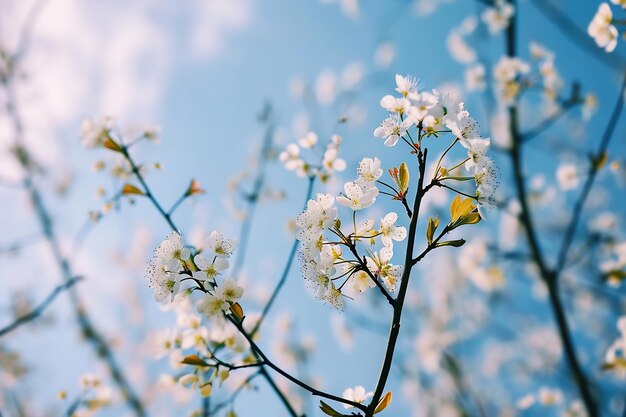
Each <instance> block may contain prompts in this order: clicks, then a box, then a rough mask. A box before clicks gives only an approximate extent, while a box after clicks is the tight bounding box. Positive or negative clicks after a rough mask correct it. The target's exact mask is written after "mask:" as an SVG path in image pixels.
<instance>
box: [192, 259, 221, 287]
mask: <svg viewBox="0 0 626 417" xmlns="http://www.w3.org/2000/svg"><path fill="white" fill-rule="evenodd" d="M193 261H194V263H195V264H196V266H197V267H198V269H199V271H195V272H194V273H193V277H194V278H195V279H197V280H199V281H211V282H215V278H216V277H217V276H218V275H219V273H220V272H221V271H224V270H226V269H227V268H228V266H229V264H228V259H226V258H222V257H218V256H216V257H214V259H213V262H207V260H206V259H205V258H204V256H202V255H196V256H195V257H194V258H193Z"/></svg>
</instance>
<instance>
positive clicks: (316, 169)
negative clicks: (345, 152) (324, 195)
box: [278, 132, 346, 182]
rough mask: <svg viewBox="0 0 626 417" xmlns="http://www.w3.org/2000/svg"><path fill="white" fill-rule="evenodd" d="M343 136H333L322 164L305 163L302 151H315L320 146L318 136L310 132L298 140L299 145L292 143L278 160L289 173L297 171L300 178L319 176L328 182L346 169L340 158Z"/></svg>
mask: <svg viewBox="0 0 626 417" xmlns="http://www.w3.org/2000/svg"><path fill="white" fill-rule="evenodd" d="M341 141H342V139H341V136H339V135H333V136H332V137H331V139H330V141H329V142H328V144H327V145H326V148H325V150H324V154H323V157H322V160H321V162H318V163H311V162H307V161H305V159H304V158H303V157H302V155H301V150H302V149H310V150H313V149H315V148H316V147H317V146H318V136H317V134H315V133H314V132H309V133H308V134H307V135H306V136H304V137H303V138H301V139H300V140H298V143H290V144H289V145H287V147H286V148H285V150H284V151H282V152H281V153H280V154H279V156H278V159H279V160H280V162H282V163H283V165H284V166H285V168H286V169H287V170H289V171H295V173H296V174H297V175H298V176H300V177H315V176H317V177H318V178H319V179H320V180H321V181H322V182H326V181H328V180H329V179H330V178H331V177H332V176H333V174H334V173H335V172H341V171H343V170H345V169H346V162H345V161H344V160H343V159H341V158H339V146H340V145H341Z"/></svg>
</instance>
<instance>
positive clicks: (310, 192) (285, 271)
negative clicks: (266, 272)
mask: <svg viewBox="0 0 626 417" xmlns="http://www.w3.org/2000/svg"><path fill="white" fill-rule="evenodd" d="M315 178H316V177H315V176H311V177H309V185H308V188H307V192H306V196H305V199H304V206H305V208H306V204H307V202H308V201H309V199H310V198H311V196H312V195H313V185H314V184H315ZM299 243H300V242H299V240H298V239H296V238H294V240H293V244H292V245H291V250H290V251H289V257H288V258H287V263H285V267H284V268H283V273H282V274H281V277H280V279H279V280H278V282H277V283H276V286H275V287H274V291H272V295H271V296H270V298H269V300H268V301H267V303H266V304H265V306H264V307H263V311H262V312H261V315H260V316H259V320H257V322H256V324H255V325H254V328H253V329H252V331H251V332H250V335H251V336H254V335H255V334H256V332H257V331H259V328H260V327H261V324H262V323H263V321H264V320H265V318H266V317H267V315H268V314H269V311H270V309H271V308H272V306H273V305H274V302H275V301H276V298H277V297H278V293H279V292H280V290H281V289H282V287H283V285H285V282H286V281H287V277H288V276H289V271H290V270H291V265H292V264H293V260H294V259H295V257H296V252H297V250H298V246H299Z"/></svg>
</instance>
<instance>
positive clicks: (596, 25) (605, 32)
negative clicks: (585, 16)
mask: <svg viewBox="0 0 626 417" xmlns="http://www.w3.org/2000/svg"><path fill="white" fill-rule="evenodd" d="M612 22H613V12H611V7H609V5H608V4H607V3H601V4H600V6H599V7H598V11H597V12H596V14H595V15H594V16H593V19H592V20H591V22H590V23H589V26H588V27H587V33H588V34H589V36H591V37H592V38H593V40H594V41H596V44H597V45H598V46H599V47H600V48H604V50H605V51H606V52H613V50H614V49H615V47H616V46H617V36H618V32H617V28H616V27H615V26H613V25H612V24H611V23H612Z"/></svg>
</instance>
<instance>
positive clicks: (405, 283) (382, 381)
mask: <svg viewBox="0 0 626 417" xmlns="http://www.w3.org/2000/svg"><path fill="white" fill-rule="evenodd" d="M420 135H421V131H420ZM420 139H421V138H420ZM427 156H428V149H426V150H425V151H424V152H423V153H422V151H421V150H419V151H418V153H417V161H418V165H419V179H418V184H417V188H416V191H415V199H414V201H413V210H412V213H413V216H412V217H411V223H410V225H409V234H408V239H407V248H406V255H405V260H404V269H403V271H402V280H401V282H400V290H399V292H398V298H397V299H396V301H395V304H394V306H393V318H392V322H391V328H390V329H389V338H388V340H387V349H386V351H385V357H384V360H383V364H382V368H381V370H380V375H379V377H378V382H377V383H376V389H375V391H374V396H373V397H372V401H371V402H370V404H369V406H368V407H367V411H366V412H365V416H366V417H371V416H373V415H374V410H375V409H376V407H377V406H378V403H379V402H380V400H381V398H382V395H383V391H384V389H385V385H386V383H387V379H388V378H389V371H390V370H391V364H392V362H393V355H394V352H395V348H396V342H397V340H398V335H399V334H400V321H401V319H402V311H403V308H404V300H405V298H406V293H407V290H408V288H409V278H410V276H411V269H412V268H413V265H414V263H413V248H414V245H415V237H416V232H417V220H418V218H419V212H420V206H421V204H422V198H423V197H424V175H425V171H426V158H427Z"/></svg>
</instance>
